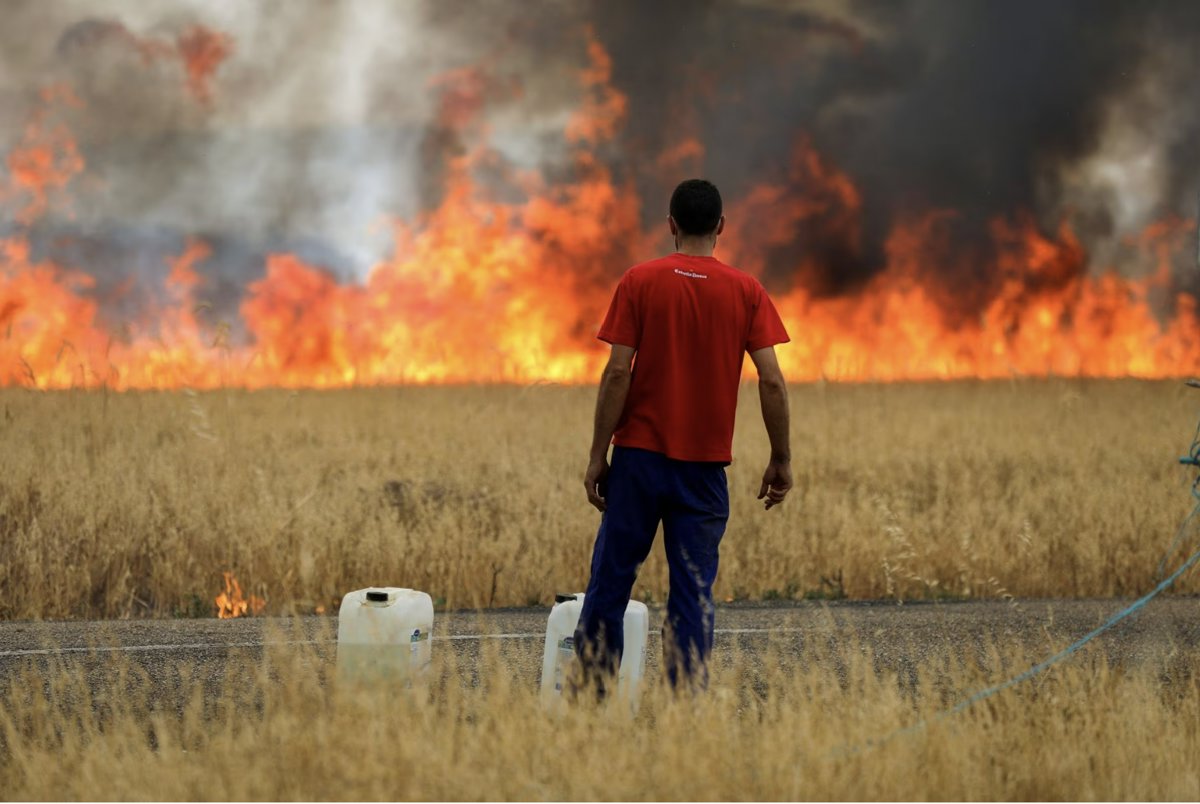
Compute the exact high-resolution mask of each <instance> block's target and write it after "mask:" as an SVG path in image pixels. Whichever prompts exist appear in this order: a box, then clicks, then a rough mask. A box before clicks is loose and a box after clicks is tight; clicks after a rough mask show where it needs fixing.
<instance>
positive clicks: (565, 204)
mask: <svg viewBox="0 0 1200 804" xmlns="http://www.w3.org/2000/svg"><path fill="white" fill-rule="evenodd" d="M17 5H18V8H19V9H20V13H19V14H17V15H16V20H15V21H17V22H23V23H24V24H25V26H26V27H25V28H24V29H22V27H21V26H20V25H18V26H15V27H10V28H9V30H11V31H21V30H25V31H26V34H25V35H26V36H27V35H28V31H29V30H30V29H32V30H34V31H36V32H37V36H36V37H34V41H35V42H42V41H44V43H45V47H46V49H47V53H46V54H45V56H46V58H48V59H49V61H48V62H47V61H45V60H43V61H35V60H34V59H33V58H32V57H26V58H25V60H24V61H14V72H13V77H12V78H11V79H10V84H11V86H10V88H9V89H10V95H11V96H12V98H13V102H12V103H11V104H10V106H9V108H8V111H7V118H6V124H7V125H6V126H5V127H4V128H3V129H0V138H3V137H4V136H5V135H7V157H6V160H5V168H6V169H4V170H2V171H0V203H2V204H3V209H4V212H5V217H4V218H3V226H0V331H2V332H3V337H2V338H0V384H2V385H7V386H24V387H29V388H38V389H52V388H107V389H114V390H125V389H147V388H155V389H176V388H197V389H198V388H216V387H249V388H261V387H288V388H308V387H319V388H327V387H345V386H363V385H367V386H374V385H391V384H397V383H401V384H421V383H489V382H506V383H530V382H540V381H553V382H568V383H588V382H591V381H592V380H593V378H594V377H595V374H596V370H597V367H598V365H599V361H600V360H601V357H602V351H601V350H600V349H599V348H598V347H597V344H596V343H595V341H594V339H593V334H594V332H595V329H596V327H597V324H598V322H599V319H600V318H601V316H602V313H603V310H604V306H605V303H606V302H607V297H608V294H609V293H610V292H611V289H612V287H613V285H614V283H615V281H616V279H617V278H618V277H619V276H620V274H621V272H622V271H623V270H624V269H625V268H626V267H628V266H629V265H631V264H632V263H634V262H637V261H639V260H641V259H645V258H646V257H648V256H651V255H653V254H655V253H658V252H659V251H661V250H663V249H664V248H665V247H667V246H668V245H669V244H668V243H667V242H666V241H665V240H664V236H665V227H664V226H663V223H662V218H663V217H664V214H663V211H664V209H665V199H666V194H667V192H668V191H669V189H670V187H671V186H673V184H674V182H675V181H677V180H678V179H679V178H680V177H683V176H686V175H692V174H704V175H708V176H710V177H712V178H713V179H715V180H716V181H717V183H718V185H720V186H722V187H723V188H724V189H725V194H726V200H727V212H728V216H729V221H730V225H729V235H728V236H727V237H726V238H723V239H722V241H721V244H720V246H719V251H718V255H719V256H720V257H722V258H723V259H725V260H726V261H729V262H731V263H733V264H736V265H739V266H740V267H742V268H743V269H745V270H747V271H749V272H751V273H753V274H755V275H756V276H758V277H760V278H761V279H762V280H763V282H764V283H765V284H766V285H767V287H768V289H769V290H771V292H772V293H773V294H774V296H775V297H776V299H777V302H778V306H779V308H780V310H781V312H782V314H783V317H784V319H785V321H786V322H787V325H788V327H789V329H790V331H791V333H792V336H793V343H792V344H791V345H790V346H789V347H787V348H786V349H783V350H781V360H782V363H783V366H784V368H785V370H786V371H787V373H788V376H789V377H790V378H791V379H793V380H795V381H810V380H817V379H827V380H832V381H843V380H886V381H894V380H917V379H949V378H1012V377H1024V376H1034V377H1042V376H1082V377H1141V378H1151V377H1176V376H1184V375H1188V374H1191V373H1197V372H1200V319H1198V317H1197V312H1196V305H1195V295H1194V291H1195V290H1196V288H1197V283H1196V281H1195V280H1196V276H1195V274H1196V271H1195V257H1196V253H1195V252H1196V249H1195V243H1196V238H1195V223H1194V217H1195V213H1196V207H1195V198H1196V195H1195V188H1196V186H1197V178H1198V177H1197V166H1198V164H1200V158H1197V156H1198V155H1197V151H1196V146H1195V143H1196V142H1197V141H1198V138H1197V137H1196V136H1195V135H1196V134H1197V133H1198V131H1197V129H1198V126H1197V122H1198V121H1197V117H1196V114H1195V113H1194V110H1193V109H1192V108H1191V106H1187V107H1186V108H1184V107H1183V106H1181V105H1180V104H1177V103H1175V102H1174V99H1175V96H1173V95H1172V94H1171V93H1172V92H1174V91H1175V90H1176V89H1177V88H1178V87H1179V86H1180V85H1181V84H1180V82H1181V81H1183V80H1184V78H1185V77H1186V76H1190V75H1193V74H1194V67H1195V65H1194V64H1193V63H1192V62H1193V61H1194V60H1195V58H1196V56H1195V53H1196V52H1197V49H1196V48H1194V47H1191V43H1192V42H1193V39H1192V38H1189V37H1194V35H1195V33H1196V31H1197V30H1200V28H1198V26H1197V25H1196V24H1195V23H1198V22H1200V20H1197V19H1196V18H1197V12H1196V9H1195V8H1194V7H1192V6H1191V5H1190V4H1176V5H1174V6H1172V4H1166V5H1165V6H1164V7H1163V8H1159V9H1158V10H1147V11H1144V12H1136V11H1133V10H1131V9H1128V8H1126V5H1127V4H1112V3H1100V4H1098V5H1097V4H1092V3H1088V4H1082V5H1081V6H1080V7H1079V8H1075V7H1074V5H1073V4H1071V3H1066V4H1060V5H1059V6H1057V7H1056V8H1054V9H1050V10H1046V9H1041V8H1040V7H1039V6H1037V5H1036V4H1026V6H1027V7H1023V11H1021V12H1020V13H1018V12H1016V11H1014V10H1012V9H1005V10H1001V9H999V8H992V7H990V6H989V5H988V4H986V3H980V4H975V3H966V4H956V7H955V8H940V7H938V10H937V13H936V16H935V17H931V16H930V15H931V14H932V13H933V11H932V8H933V7H935V6H937V5H938V4H936V3H934V4H927V3H920V2H913V3H909V4H900V5H898V6H896V8H894V9H893V10H891V11H888V12H885V11H882V10H877V11H874V12H872V11H867V10H858V11H855V10H854V8H853V7H852V6H850V5H847V6H846V7H844V8H843V7H841V6H840V5H838V4H829V7H828V8H824V6H822V7H821V9H818V8H817V7H812V8H809V7H806V6H801V7H799V8H798V9H791V10H789V9H787V8H785V7H784V6H783V5H780V6H778V7H776V6H772V5H769V4H763V5H756V4H751V3H746V4H742V5H739V4H733V5H730V6H729V7H727V8H725V9H724V10H719V9H716V8H713V9H709V8H705V9H703V10H694V12H689V13H688V14H687V15H685V16H686V17H689V18H690V19H691V21H690V22H689V23H686V24H685V25H684V31H685V32H686V33H688V34H689V35H690V36H691V37H693V38H694V39H696V40H697V41H699V42H701V43H704V44H705V45H706V46H707V47H702V48H699V49H697V50H696V52H694V53H691V52H690V51H689V53H691V55H688V56H686V57H683V52H684V51H683V50H680V51H679V52H678V53H676V52H675V51H676V50H677V49H678V48H677V47H676V46H672V48H671V49H669V52H668V53H663V54H661V58H663V59H671V61H670V63H671V64H672V67H673V69H674V72H673V73H672V74H671V75H669V76H665V77H664V76H659V75H658V74H657V73H658V72H660V71H659V70H658V69H657V67H656V66H655V65H657V64H658V63H659V59H657V58H651V57H650V56H649V55H648V54H646V53H645V52H644V45H645V44H646V43H645V42H642V41H641V37H642V36H644V35H643V34H639V33H638V24H639V23H637V22H635V21H634V19H633V18H632V17H631V14H632V12H630V13H629V14H627V13H625V12H615V11H605V10H603V8H602V7H599V6H597V7H596V8H591V9H585V8H583V7H580V8H576V9H571V8H558V7H548V8H547V9H545V14H544V16H543V17H540V18H538V19H530V18H528V17H526V16H525V15H520V14H514V13H513V12H511V11H504V10H502V9H495V10H494V13H495V14H497V15H498V19H496V20H492V21H491V22H492V23H493V24H491V25H486V26H485V25H483V24H482V23H481V22H480V21H475V20H469V19H458V18H456V17H454V16H453V15H450V14H448V13H445V12H444V11H440V10H439V9H438V8H437V7H436V5H434V4H429V5H423V4H419V3H418V4H411V7H408V8H407V10H397V9H395V8H394V7H392V6H390V5H388V4H379V5H373V4H365V5H364V6H362V8H361V9H360V11H359V12H358V13H357V14H352V13H350V12H348V11H344V10H339V9H338V8H336V7H335V6H330V7H327V8H323V9H321V10H312V9H309V10H302V11H293V10H290V9H289V10H282V11H280V18H279V19H278V20H275V21H273V23H272V24H273V25H275V26H276V27H280V26H282V27H283V28H284V29H287V30H288V31H289V32H290V34H292V35H294V36H295V37H298V38H300V39H304V40H305V41H312V42H313V43H314V44H316V43H318V42H319V43H320V44H321V45H322V51H321V52H322V54H323V55H320V56H313V57H312V58H311V59H309V60H304V59H300V58H298V57H297V56H295V55H294V54H293V55H288V54H285V53H281V52H280V51H279V48H280V46H279V44H278V43H277V42H276V39H277V37H266V36H265V30H264V26H265V25H266V22H265V20H260V19H259V18H258V17H257V15H253V14H252V15H248V16H247V15H243V16H241V17H239V16H237V15H233V16H230V15H229V13H227V12H215V11H214V12H211V13H210V14H209V15H208V16H207V17H206V16H204V15H203V14H198V15H197V17H196V18H195V19H192V20H191V21H187V22H170V21H164V20H170V19H171V17H170V15H168V16H166V17H163V16H161V15H159V16H156V14H158V12H156V11H155V4H153V3H150V4H146V7H145V8H144V9H141V10H139V11H136V12H135V11H128V12H127V14H126V16H127V17H128V18H129V21H128V22H123V21H122V20H121V19H118V18H117V17H111V16H107V15H105V14H104V13H102V12H103V10H104V8H106V5H105V4H104V3H101V2H97V3H95V6H96V9H97V14H96V16H93V17H87V16H80V15H79V14H78V13H76V14H75V15H74V16H72V15H71V14H70V13H68V12H67V11H65V10H64V9H57V10H46V9H45V7H44V6H43V5H40V4H34V3H25V4H17ZM81 5H83V6H86V5H87V4H81ZM185 5H186V4H185ZM1167 6H1170V8H1167ZM197 8H199V6H198V7H197ZM1156 8H1157V7H1156ZM39 9H41V10H40V11H39ZM389 9H391V10H390V11H389ZM310 11H311V13H309V12H310ZM1072 11H1073V12H1074V13H1075V16H1074V17H1073V16H1072V14H1071V13H1070V12H1072ZM638 13H639V14H647V15H658V14H660V13H661V14H663V15H664V17H663V19H664V20H665V19H667V16H666V11H665V10H663V11H649V10H646V11H643V12H638ZM176 16H178V15H176ZM634 16H636V15H634ZM226 17H228V19H225V18H226ZM1078 19H1086V20H1087V21H1088V24H1089V25H1090V26H1093V27H1095V28H1096V29H1097V30H1098V31H1102V32H1103V34H1104V36H1100V37H1098V38H1099V42H1098V43H1097V44H1093V43H1091V41H1090V40H1086V39H1085V40H1079V39H1077V38H1075V37H1074V33H1075V30H1076V27H1075V22H1076V21H1077V20H1078ZM656 22H657V21H656V20H654V19H646V20H642V21H641V23H640V24H642V25H653V24H655V23H656ZM222 25H224V28H222V27H221V26H222ZM550 29H553V30H555V31H556V35H555V36H553V37H547V36H546V35H545V34H547V32H548V30H550ZM982 29H987V30H988V31H990V33H991V39H989V40H988V42H987V45H986V46H985V47H982V48H975V47H974V45H971V47H970V48H968V47H967V45H966V44H964V43H962V42H961V41H960V38H961V37H966V36H972V37H975V36H978V31H980V30H982ZM372 31H375V32H374V33H372ZM402 33H403V34H404V36H403V37H402V38H401V39H399V40H388V41H389V42H392V46H391V47H390V48H386V49H385V48H382V45H381V44H380V43H381V37H385V36H387V35H389V34H395V35H396V36H400V34H402ZM9 35H17V34H9ZM420 36H425V37H427V38H430V39H432V40H433V41H434V42H436V43H437V44H439V45H441V46H442V47H441V48H440V49H438V48H436V47H435V46H434V45H431V44H421V43H420V42H419V41H417V40H418V39H419V38H420ZM1105 37H1107V38H1105ZM992 40H995V41H992ZM1010 40H1011V41H1010ZM396 41H398V42H400V44H395V42H396ZM972 41H974V40H973V39H972ZM406 42H407V43H409V44H408V49H407V50H406V49H405V47H404V46H403V43H406ZM1067 42H1070V47H1067V45H1066V43H1067ZM1009 44H1012V45H1019V46H1020V47H1019V48H1017V49H1018V50H1020V51H1021V52H1022V53H1023V55H1022V57H1021V69H1020V70H1017V69H1015V68H1014V67H1013V66H1012V65H1011V64H1009V63H1008V62H1007V59H1008V54H1009V52H1010V51H1009V50H1007V49H1006V46H1007V45H1009ZM377 45H379V49H380V50H383V52H377V49H376V46H377ZM788 45H790V46H788ZM744 49H757V52H759V53H762V54H771V55H770V57H769V58H764V60H763V62H762V63H759V62H756V61H755V60H754V59H750V58H748V57H747V56H746V55H745V54H744V52H743V51H744ZM433 50H437V53H433V52H431V51H433ZM1093 50H1094V51H1095V52H1093ZM359 51H361V52H363V53H366V54H367V55H365V56H364V55H358V56H354V55H353V54H354V53H357V52H359ZM968 51H969V53H968ZM677 56H678V57H679V59H678V60H677V61H676V60H674V59H675V58H676V57H677ZM13 58H14V59H17V57H16V56H14V57H13ZM272 59H285V61H284V63H285V64H287V65H290V66H293V67H295V69H296V70H297V71H298V73H297V75H298V77H297V79H296V81H298V82H302V81H303V80H308V81H311V82H315V84H314V86H325V85H326V84H328V83H330V82H334V81H335V80H338V79H340V80H343V82H344V83H343V85H342V86H341V87H340V88H339V92H338V93H337V94H336V95H329V96H328V97H325V96H321V97H319V98H316V99H314V98H312V97H310V96H308V95H302V94H301V87H297V86H294V85H292V84H288V83H286V82H276V83H270V82H266V83H264V82H265V77H266V75H268V74H269V70H270V69H271V67H270V66H269V65H271V64H273V63H275V62H273V61H272ZM1080 65H1082V66H1083V67H1087V68H1089V69H1088V70H1086V71H1085V70H1083V67H1081V66H1080ZM354 69H358V70H359V71H360V72H357V73H351V72H350V71H352V70H354ZM1084 73H1086V74H1084ZM381 74H386V75H388V76H390V78H384V77H381ZM350 75H352V77H347V76H350ZM399 76H403V77H404V80H403V81H400V82H399V83H398V84H397V81H399ZM970 79H974V81H971V80H970ZM322 82H324V83H322ZM309 89H310V90H311V88H309ZM658 90H661V91H662V92H664V93H666V96H665V98H664V99H663V100H662V102H660V101H659V96H658V95H657V94H655V93H656V91H658ZM768 98H769V99H770V100H768ZM948 110H953V111H952V112H951V111H948ZM0 141H2V140H0ZM281 162H282V164H280V163H281ZM1188 188H1191V189H1190V190H1189V189H1188Z"/></svg>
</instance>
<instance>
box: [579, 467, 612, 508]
mask: <svg viewBox="0 0 1200 804" xmlns="http://www.w3.org/2000/svg"><path fill="white" fill-rule="evenodd" d="M607 480H608V456H602V457H599V458H592V459H591V461H589V462H588V468H587V471H586V472H584V474H583V486H584V488H586V489H587V498H588V502H590V503H591V504H592V505H594V506H595V507H596V510H597V511H600V512H601V513H603V512H604V509H605V507H606V506H605V502H604V497H603V496H602V495H601V493H600V489H601V488H602V487H603V486H604V485H605V483H606V481H607Z"/></svg>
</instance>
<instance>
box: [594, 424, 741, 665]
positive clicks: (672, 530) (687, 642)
mask: <svg viewBox="0 0 1200 804" xmlns="http://www.w3.org/2000/svg"><path fill="white" fill-rule="evenodd" d="M602 493H603V495H604V498H605V502H606V509H607V510H605V512H604V515H603V517H602V518H601V520H600V531H599V533H597V534H596V546H595V549H594V550H593V552H592V575H591V580H589V581H588V586H587V594H586V597H584V600H583V611H582V613H581V614H580V616H579V627H578V628H577V629H576V631H575V649H576V652H577V654H578V656H579V658H580V661H581V663H582V666H583V669H584V673H585V677H586V678H591V679H595V680H596V681H597V683H600V684H601V685H602V683H603V682H602V681H601V679H602V678H603V677H604V676H605V675H606V674H611V673H613V672H615V671H616V669H617V667H618V665H619V664H620V661H621V653H622V651H623V650H624V646H625V634H624V619H625V607H626V605H627V604H628V603H629V596H630V594H631V593H632V591H633V584H634V581H635V580H637V573H638V569H639V568H640V567H641V566H642V562H644V561H645V560H646V556H648V555H649V554H650V548H651V546H653V544H654V535H655V533H656V532H657V530H658V524H659V522H662V525H663V545H664V547H665V548H666V553H667V563H668V565H669V567H670V576H671V591H670V595H669V596H668V598H667V619H666V622H665V623H664V624H663V663H664V665H665V667H666V670H667V678H668V680H669V681H670V683H671V685H672V686H673V687H677V686H678V685H679V683H680V681H681V680H687V681H688V682H689V683H692V684H696V683H698V684H699V685H700V686H703V685H704V684H705V683H707V680H708V676H707V669H706V663H707V660H708V656H709V654H710V653H711V652H712V641H713V615H714V613H715V609H714V607H713V601H712V585H713V581H714V580H715V579H716V577H717V562H718V559H719V551H718V547H719V545H720V543H721V537H722V536H723V535H724V534H725V523H726V522H728V521H729V486H728V484H727V482H726V479H725V465H724V464H722V463H702V462H693V461H676V460H672V459H671V458H668V457H667V456H665V455H663V454H661V453H658V452H651V451H649V450H644V449H634V448H631V447H613V454H612V465H611V467H610V468H609V473H608V483H607V488H606V489H604V490H602Z"/></svg>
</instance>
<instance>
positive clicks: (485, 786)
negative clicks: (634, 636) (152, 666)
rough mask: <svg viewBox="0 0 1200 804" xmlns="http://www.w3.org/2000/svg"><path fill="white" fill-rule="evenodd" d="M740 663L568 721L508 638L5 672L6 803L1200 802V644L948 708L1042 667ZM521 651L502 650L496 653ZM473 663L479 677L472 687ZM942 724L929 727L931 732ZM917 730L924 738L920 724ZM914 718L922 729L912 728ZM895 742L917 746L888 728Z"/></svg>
mask: <svg viewBox="0 0 1200 804" xmlns="http://www.w3.org/2000/svg"><path fill="white" fill-rule="evenodd" d="M825 636H826V637H828V638H824V639H822V638H814V639H810V640H807V641H806V645H807V646H808V647H806V648H805V650H804V651H803V652H802V654H801V655H800V656H799V657H791V656H790V655H788V654H787V652H786V651H785V650H783V649H782V646H777V647H779V648H780V649H779V650H775V651H769V652H767V653H765V654H763V653H759V654H757V655H751V654H748V653H743V652H736V651H735V652H733V653H724V654H720V656H719V658H720V662H719V666H718V667H717V668H716V670H715V673H714V679H713V685H712V688H711V689H710V691H709V693H708V694H706V695H704V696H702V697H699V698H696V699H683V700H675V699H672V698H671V697H669V696H668V694H667V693H666V692H665V690H664V689H663V688H662V687H657V686H652V687H651V688H650V689H648V690H647V694H646V695H645V696H644V697H643V704H642V708H641V710H640V712H639V713H638V715H637V717H636V718H634V719H633V720H632V721H631V720H630V716H629V714H628V712H627V710H622V709H620V707H616V708H614V709H611V710H603V709H601V710H584V709H576V710H574V711H571V712H569V713H568V716H566V717H553V716H550V715H548V714H545V713H543V712H542V711H541V709H540V708H539V704H538V701H537V699H536V687H535V686H534V685H532V684H528V683H525V682H524V681H523V680H521V679H520V676H521V673H520V669H519V668H517V667H516V666H514V665H512V664H511V663H510V662H511V657H509V656H507V655H506V654H505V653H504V652H503V650H502V649H501V648H497V647H493V648H492V649H491V650H490V651H488V652H486V654H485V655H484V656H483V657H481V658H480V660H479V664H478V665H473V666H472V667H471V668H462V667H458V666H456V665H455V661H456V660H455V658H454V653H453V652H452V651H444V650H439V651H437V652H435V662H434V668H433V670H434V672H433V678H432V681H431V684H430V685H429V686H428V687H423V688H417V689H415V690H403V689H400V690H397V689H396V688H394V687H389V688H386V689H370V688H368V689H355V688H352V687H350V688H348V687H346V686H344V685H343V684H339V683H329V682H330V680H331V679H330V678H328V676H329V675H330V674H331V672H332V665H330V664H329V663H328V661H327V659H328V657H326V656H321V655H318V652H317V651H316V649H308V648H294V647H291V648H283V647H280V648H276V649H274V650H273V651H272V652H270V653H269V654H267V655H266V656H265V657H264V659H263V660H262V661H258V660H255V661H250V660H244V661H243V660H233V661H232V662H231V663H230V664H229V665H228V666H227V667H226V672H225V677H224V682H223V684H222V685H221V686H220V688H219V690H218V691H216V692H215V693H213V694H206V685H205V683H204V679H203V678H202V677H201V676H202V673H197V672H195V671H194V669H191V668H188V667H182V668H178V670H179V672H180V674H181V677H182V679H183V683H182V684H181V685H180V686H179V687H178V688H176V690H175V691H173V692H172V691H168V692H166V693H164V692H163V691H162V688H161V687H160V686H156V684H155V683H154V682H153V681H152V680H151V679H149V678H148V677H147V676H146V675H145V673H144V672H143V671H140V670H138V669H136V668H135V667H133V666H129V665H125V664H123V663H122V662H121V661H120V660H109V661H108V662H107V663H106V664H104V665H102V668H101V670H100V671H99V675H100V676H102V678H101V679H100V680H97V679H96V678H95V677H93V678H92V679H90V680H87V679H85V677H84V673H83V671H82V670H80V669H78V668H76V669H71V668H70V667H64V668H63V669H61V670H59V671H58V672H57V673H52V674H50V676H49V677H47V676H46V675H44V674H43V673H42V672H40V671H38V670H37V669H34V668H33V667H31V668H30V669H29V670H28V671H26V672H23V673H18V674H16V675H15V676H14V677H12V678H7V679H4V681H3V682H2V686H3V687H4V692H5V694H4V695H2V696H0V747H2V748H3V750H0V791H2V792H0V797H3V798H5V799H19V800H54V799H60V800H80V799H82V800H107V799H116V800H214V799H215V800H247V799H249V800H289V799H300V800H330V799H335V800H364V799H366V800H371V799H391V800H395V799H426V800H430V799H432V800H439V799H440V800H531V799H532V800H555V799H565V800H576V799H583V800H596V799H600V800H622V799H634V800H640V799H657V800H713V799H716V800H722V799H724V800H756V799H757V800H763V799H765V800H779V799H782V800H796V799H817V800H839V799H850V800H854V799H859V800H942V799H946V800H972V799H983V800H1040V799H1041V800H1147V799H1148V800H1195V799H1196V798H1198V797H1200V769H1198V768H1197V766H1196V757H1197V756H1198V755H1200V686H1198V684H1197V677H1196V676H1195V667H1196V662H1197V658H1200V657H1198V656H1197V655H1196V654H1195V652H1175V653H1174V655H1171V654H1170V653H1168V652H1164V653H1163V654H1162V655H1160V656H1157V657H1154V658H1152V659H1148V660H1146V661H1144V662H1139V664H1138V665H1136V666H1130V667H1122V666H1121V665H1119V664H1116V665H1114V664H1111V663H1109V662H1108V661H1106V660H1105V659H1104V658H1103V657H1102V656H1099V655H1097V654H1094V653H1090V654H1085V655H1083V656H1081V657H1077V658H1076V659H1074V660H1073V661H1072V662H1070V663H1069V664H1066V665H1063V666H1061V667H1059V668H1056V669H1054V670H1052V671H1050V672H1049V673H1047V674H1045V675H1043V676H1040V677H1039V678H1038V679H1037V680H1036V681H1034V682H1031V683H1029V684H1026V685H1023V686H1021V687H1018V688H1015V689H1012V690H1009V691H1006V692H1004V693H1002V694H1000V695H998V696H996V697H994V698H991V699H989V700H988V701H986V702H984V703H981V704H978V705H976V706H974V707H972V708H969V709H967V710H966V711H964V712H962V713H959V714H956V715H953V716H951V717H947V718H944V719H937V718H936V717H931V716H933V715H936V713H937V712H938V711H940V710H942V709H943V708H944V707H945V706H946V705H948V704H951V703H953V702H954V701H956V700H959V699H960V697H961V696H962V695H963V694H965V693H967V692H969V691H971V690H974V689H977V688H979V687H982V686H985V685H986V684H988V683H991V682H992V681H994V680H996V678H997V677H999V676H1000V675H1001V674H1003V673H1006V672H1011V671H1012V670H1013V669H1014V668H1021V667H1027V666H1028V664H1029V660H1030V658H1031V657H1029V656H1022V655H1019V654H1014V653H1013V652H1011V649H1002V648H999V647H996V646H992V647H990V648H985V649H984V650H983V651H982V652H981V653H980V655H978V656H976V657H973V658H967V659H965V660H962V661H960V660H959V659H957V658H956V657H955V654H954V653H953V652H952V651H951V650H949V649H947V648H945V647H943V648H942V649H941V650H934V651H932V652H931V653H930V655H929V657H928V658H927V659H926V661H925V662H924V663H923V664H922V665H921V667H920V672H919V674H918V676H917V677H916V678H915V679H913V678H910V677H906V678H898V677H896V676H895V675H891V674H889V673H887V672H882V673H880V672H876V669H875V667H874V666H873V664H872V657H871V656H870V655H869V653H867V652H864V651H863V650H862V649H861V648H860V647H858V646H856V644H855V642H854V640H853V638H850V637H846V636H845V635H839V634H833V633H830V634H826V635H825ZM498 644H499V643H492V645H493V646H495V645H498ZM471 670H477V671H478V675H477V676H475V677H474V680H472V679H473V676H472V673H471ZM923 718H926V719H928V725H926V726H925V727H916V726H917V724H918V723H919V722H920V721H921V720H922V719H923ZM914 727H915V728H914ZM898 729H907V731H905V732H902V733H900V734H895V732H896V730H898ZM888 735H893V736H892V737H891V738H890V739H887V736H888Z"/></svg>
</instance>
